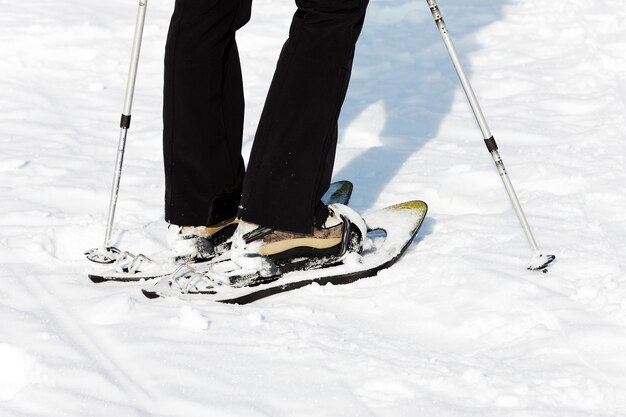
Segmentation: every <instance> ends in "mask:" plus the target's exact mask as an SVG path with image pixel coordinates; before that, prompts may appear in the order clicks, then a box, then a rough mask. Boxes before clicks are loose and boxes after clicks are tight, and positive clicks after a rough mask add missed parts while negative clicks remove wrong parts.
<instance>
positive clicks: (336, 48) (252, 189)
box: [239, 0, 367, 233]
mask: <svg viewBox="0 0 626 417" xmlns="http://www.w3.org/2000/svg"><path fill="white" fill-rule="evenodd" d="M296 4H297V6H298V10H297V12H296V13H295V15H294V18H293V21H292V24H291V29H290V32H289V39H288V40H287V42H286V43H285V45H284V47H283V50H282V52H281V55H280V58H279V62H278V65H277V68H276V72H275V75H274V79H273V80H272V85H271V87H270V91H269V93H268V97H267V100H266V103H265V107H264V109H263V113H262V115H261V121H260V123H259V127H258V130H257V133H256V137H255V140H254V145H253V148H252V153H251V156H250V162H249V164H248V173H247V175H246V179H245V181H244V190H243V196H242V201H241V208H240V211H239V216H240V217H241V218H242V219H243V220H246V221H249V222H253V223H258V224H261V225H264V226H268V227H274V228H277V229H281V230H289V231H294V232H301V233H307V232H310V231H311V228H312V226H313V225H314V224H318V225H319V224H321V223H323V221H324V220H325V218H326V217H327V215H328V210H327V209H326V207H325V206H323V205H322V204H321V202H320V198H321V197H322V196H323V194H324V192H325V191H326V190H327V189H328V186H329V184H330V179H331V175H332V168H333V164H334V154H335V148H336V145H337V120H338V118H339V112H340V109H341V105H342V103H343V100H344V97H345V94H346V90H347V87H348V81H349V78H350V72H351V68H352V60H353V56H354V48H355V44H356V41H357V39H358V37H359V34H360V32H361V28H362V26H363V19H364V16H365V9H366V7H367V0H296Z"/></svg>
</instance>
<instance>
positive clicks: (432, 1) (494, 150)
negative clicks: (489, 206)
mask: <svg viewBox="0 0 626 417" xmlns="http://www.w3.org/2000/svg"><path fill="white" fill-rule="evenodd" d="M426 2H427V3H428V6H429V7H430V11H431V13H432V15H433V18H434V19H435V23H436V24H437V28H438V29H439V32H440V33H441V37H442V38H443V42H444V44H445V45H446V49H447V50H448V53H449V54H450V58H451V59H452V64H453V65H454V69H455V70H456V73H457V75H458V76H459V80H460V81H461V85H462V86H463V90H464V91H465V95H466V96H467V100H468V101H469V104H470V106H471V108H472V111H473V112H474V116H475V117H476V122H478V126H479V127H480V130H481V132H482V134H483V138H484V139H485V143H486V145H487V149H488V150H489V152H490V153H491V156H492V158H493V161H494V163H495V164H496V168H497V169H498V172H499V174H500V178H502V182H503V183H504V188H505V189H506V192H507V194H508V196H509V199H510V200H511V204H512V205H513V209H514V210H515V214H516V215H517V218H518V220H519V222H520V224H521V226H522V229H523V230H524V234H525V235H526V239H527V240H528V244H529V245H530V247H531V248H532V250H533V253H534V254H540V251H539V248H538V246H537V242H536V241H535V237H534V236H533V233H532V231H531V230H530V226H529V224H528V221H527V220H526V216H525V215H524V211H523V210H522V206H521V204H520V202H519V199H518V198H517V194H516V193H515V189H514V188H513V184H512V183H511V179H510V178H509V176H508V174H507V172H506V169H505V167H504V162H502V158H501V157H500V154H499V153H498V146H497V145H496V142H495V140H494V138H493V135H492V134H491V130H489V126H488V125H487V120H486V119H485V116H484V114H483V112H482V109H481V108H480V105H479V104H478V99H477V98H476V94H474V90H473V89H472V86H471V85H470V82H469V79H468V78H467V75H466V74H465V71H464V70H463V66H462V65H461V61H460V60H459V56H458V54H457V52H456V48H455V47H454V44H453V43H452V39H451V37H450V33H449V31H448V28H447V27H446V24H445V22H444V20H443V16H442V15H441V11H440V10H439V6H437V2H436V0H426Z"/></svg>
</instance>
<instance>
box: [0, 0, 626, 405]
mask: <svg viewBox="0 0 626 417" xmlns="http://www.w3.org/2000/svg"><path fill="white" fill-rule="evenodd" d="M440 7H441V9H442V12H443V15H444V18H445V19H446V22H447V24H448V27H449V29H450V31H451V34H452V36H453V39H454V40H455V42H456V46H457V49H458V52H459V55H460V58H461V61H462V62H463V63H464V65H465V66H466V70H467V72H468V76H469V78H470V80H471V82H472V85H473V86H474V89H475V90H476V93H477V95H478V97H479V100H480V102H481V104H482V106H483V110H484V112H485V114H486V116H487V120H488V122H489V124H490V126H491V128H492V130H493V132H494V134H495V136H496V139H497V140H498V144H499V145H500V150H501V155H502V157H503V159H504V162H505V163H506V165H507V169H508V172H509V174H510V175H511V179H512V181H513V184H514V185H515V187H516V189H517V191H518V194H519V197H520V201H521V203H522V206H523V207H524V209H525V211H526V215H527V217H528V220H529V222H530V224H531V227H532V229H533V231H534V232H535V235H536V238H537V241H538V243H539V245H540V247H541V248H542V249H543V250H544V251H545V252H546V253H554V254H556V255H557V258H558V259H557V262H556V263H555V264H554V266H553V267H551V268H550V271H549V272H548V273H547V274H543V273H541V272H530V271H527V270H526V269H525V266H526V263H527V262H528V261H529V260H530V258H531V255H532V253H531V251H530V250H529V248H528V245H527V242H526V240H525V238H524V235H523V233H522V231H521V228H520V227H519V224H518V222H517V219H516V218H515V215H514V213H513V211H512V209H511V207H510V203H509V202H508V199H507V197H506V194H505V192H504V189H503V187H502V184H501V182H500V180H499V178H498V174H497V171H496V170H495V168H494V166H493V162H492V160H491V158H490V156H489V154H488V153H487V152H486V151H485V149H484V144H483V143H482V142H483V141H482V137H481V135H480V132H479V130H478V128H477V127H476V123H475V122H474V120H473V116H472V114H471V111H470V109H469V107H468V105H467V103H466V100H465V98H464V95H463V93H462V91H461V89H460V87H459V83H458V80H457V79H456V75H455V73H454V71H453V68H452V66H451V64H450V61H449V58H448V56H447V52H446V50H445V48H444V46H443V43H442V42H441V39H440V35H439V33H438V31H437V30H436V28H435V25H434V23H433V21H432V16H431V14H430V11H429V10H428V7H427V5H426V2H424V1H420V0H412V1H409V0H372V1H371V4H370V9H369V12H368V17H367V19H366V24H365V27H364V30H363V34H362V38H361V40H360V41H359V45H358V50H357V57H356V60H355V66H354V71H353V76H352V83H351V86H350V90H349V92H348V97H347V99H346V103H345V106H344V109H343V112H342V118H341V121H340V144H339V148H338V152H337V163H336V167H335V179H349V180H351V181H353V182H354V184H355V192H354V196H353V199H352V203H351V205H352V206H353V207H354V208H356V209H357V210H359V211H365V210H368V209H375V208H381V207H384V206H388V205H391V204H394V203H397V202H399V201H403V200H412V199H421V200H424V201H426V202H427V203H428V205H429V208H430V210H429V215H428V218H427V220H426V222H425V224H424V226H423V228H422V231H421V232H420V235H419V237H418V238H417V239H416V240H415V242H414V243H413V245H412V247H411V248H410V249H409V251H408V252H407V254H406V255H405V257H404V258H403V259H402V260H401V261H400V262H399V263H398V264H396V265H395V266H394V267H393V268H391V269H389V270H387V271H384V272H382V273H381V274H380V275H379V276H378V277H376V278H370V279H367V280H363V281H360V282H357V283H354V284H351V285H347V286H317V285H312V286H309V287H306V288H303V289H300V290H297V291H294V292H291V293H285V294H280V295H277V296H274V297H270V298H267V299H264V300H261V301H259V302H256V303H254V304H252V305H247V306H233V305H222V304H216V303H210V302H202V301H199V302H195V301H194V302H184V301H180V300H156V301H155V300H147V299H145V298H143V296H142V295H141V293H140V291H139V289H140V288H141V286H142V285H145V284H141V283H140V284H130V285H129V284H115V283H106V284H100V285H96V284H93V283H91V282H90V281H89V280H88V279H87V276H86V274H87V272H89V271H90V270H92V269H93V267H94V265H93V264H89V263H88V262H87V261H86V260H85V259H84V258H83V255H82V252H83V251H84V250H87V249H90V248H92V247H95V246H98V245H100V244H101V243H102V240H103V237H104V228H105V223H106V215H107V205H108V201H109V192H110V184H111V178H112V172H113V166H114V161H115V154H116V148H117V140H118V120H119V114H120V112H121V109H122V101H123V96H124V88H125V82H126V75H127V71H128V62H129V57H130V46H131V39H132V35H133V31H134V24H135V13H136V10H137V3H135V2H131V1H121V0H108V1H104V2H80V1H77V0H57V1H41V0H34V1H29V2H17V1H12V0H0V8H1V10H2V14H1V16H0V50H1V51H2V60H0V147H1V149H2V151H1V152H0V283H1V285H0V317H1V318H2V320H0V415H1V416H3V417H4V416H7V417H26V416H28V417H43V416H46V417H48V416H54V417H64V416H72V417H79V416H80V417H82V416H93V417H110V416H125V417H135V416H141V417H144V416H163V417H166V416H167V417H175V416H176V417H178V416H181V417H182V416H184V417H196V416H198V417H199V416H209V415H210V416H237V417H242V416H245V417H247V416H250V417H257V416H272V417H279V416H285V417H286V416H300V417H304V416H325V417H332V416H341V417H345V416H390V417H391V416H393V417H398V416H407V417H409V416H430V417H434V416H446V417H460V416H498V417H500V416H516V417H517V416H520V417H521V416H524V417H547V416H549V417H562V416H568V417H578V416H624V415H626V262H625V260H624V259H626V192H625V188H624V184H625V183H626V147H625V146H624V138H625V137H626V122H625V105H624V97H625V96H626V70H625V68H626V58H625V57H626V27H625V26H624V24H623V22H624V21H625V20H626V8H624V4H623V1H621V0H596V1H593V2H591V1H588V0H569V1H552V2H546V1H540V0H491V1H488V2H487V1H479V0H440ZM172 8H173V2H171V1H168V2H162V1H157V0H152V1H151V2H150V4H149V5H148V15H147V20H146V28H145V34H144V44H143V50H142V56H141V61H140V66H139V77H138V80H137V90H136V94H135V104H134V107H133V113H132V114H133V125H132V126H131V130H130V132H129V139H128V146H127V150H126V159H125V167H124V173H123V176H122V184H121V191H120V200H119V205H118V212H117V218H116V222H115V230H114V235H113V241H114V244H115V245H117V246H118V247H120V248H122V249H126V250H130V251H133V252H142V253H146V254H151V253H156V252H162V251H163V250H164V249H165V247H166V240H165V235H166V233H165V223H164V221H163V213H162V212H163V210H162V202H163V194H164V188H163V170H162V156H161V145H160V140H161V139H160V137H161V126H162V125H161V119H160V117H161V105H162V102H161V92H162V61H163V50H164V42H165V36H166V32H167V27H168V21H169V16H170V14H171V11H172ZM293 12H294V5H293V2H291V1H282V0H281V1H279V0H256V1H255V3H254V7H253V18H252V21H251V22H250V23H249V24H248V25H247V26H246V27H245V28H244V29H242V30H241V31H240V33H239V36H238V40H239V47H240V51H241V55H242V61H243V71H244V78H245V87H246V93H247V94H246V100H247V113H246V122H245V123H246V124H245V137H244V149H243V152H244V156H245V157H246V158H247V155H248V154H249V151H250V146H251V143H252V139H253V136H254V131H255V126H256V124H257V122H258V118H259V114H260V112H261V109H262V105H263V100H264V97H265V95H266V93H267V89H268V86H269V82H270V80H271V77H272V73H273V69H274V67H275V62H276V58H277V56H278V53H279V51H280V48H281V46H282V42H283V41H284V39H285V38H286V36H287V31H288V26H289V21H290V16H291V14H292V13H293Z"/></svg>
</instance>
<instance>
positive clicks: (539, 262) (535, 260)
mask: <svg viewBox="0 0 626 417" xmlns="http://www.w3.org/2000/svg"><path fill="white" fill-rule="evenodd" d="M555 260H556V256H554V255H544V254H542V253H536V254H535V255H534V256H533V257H532V259H531V260H530V262H529V264H528V267H527V268H528V269H529V270H531V271H543V272H544V273H546V272H548V270H547V269H546V268H547V267H548V265H550V264H552V262H554V261H555Z"/></svg>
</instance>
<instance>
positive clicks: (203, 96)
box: [163, 0, 251, 226]
mask: <svg viewBox="0 0 626 417" xmlns="http://www.w3.org/2000/svg"><path fill="white" fill-rule="evenodd" d="M250 8H251V0H176V6H175V9H174V14H173V16H172V20H171V24H170V29H169V33H168V38H167V45H166V53H165V83H164V106H163V153H164V161H165V220H167V221H168V222H171V223H174V224H177V225H189V226H202V225H211V224H215V223H218V222H220V221H222V220H224V219H226V218H229V217H233V216H234V215H235V214H236V211H237V206H238V204H239V198H240V194H241V186H242V183H243V176H244V165H243V159H242V157H241V141H242V134H243V112H244V100H243V86H242V80H241V68H240V65H239V55H238V52H237V44H236V42H235V31H236V30H237V29H238V28H240V27H241V26H243V25H244V24H245V23H246V22H247V21H248V20H249V18H250Z"/></svg>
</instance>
